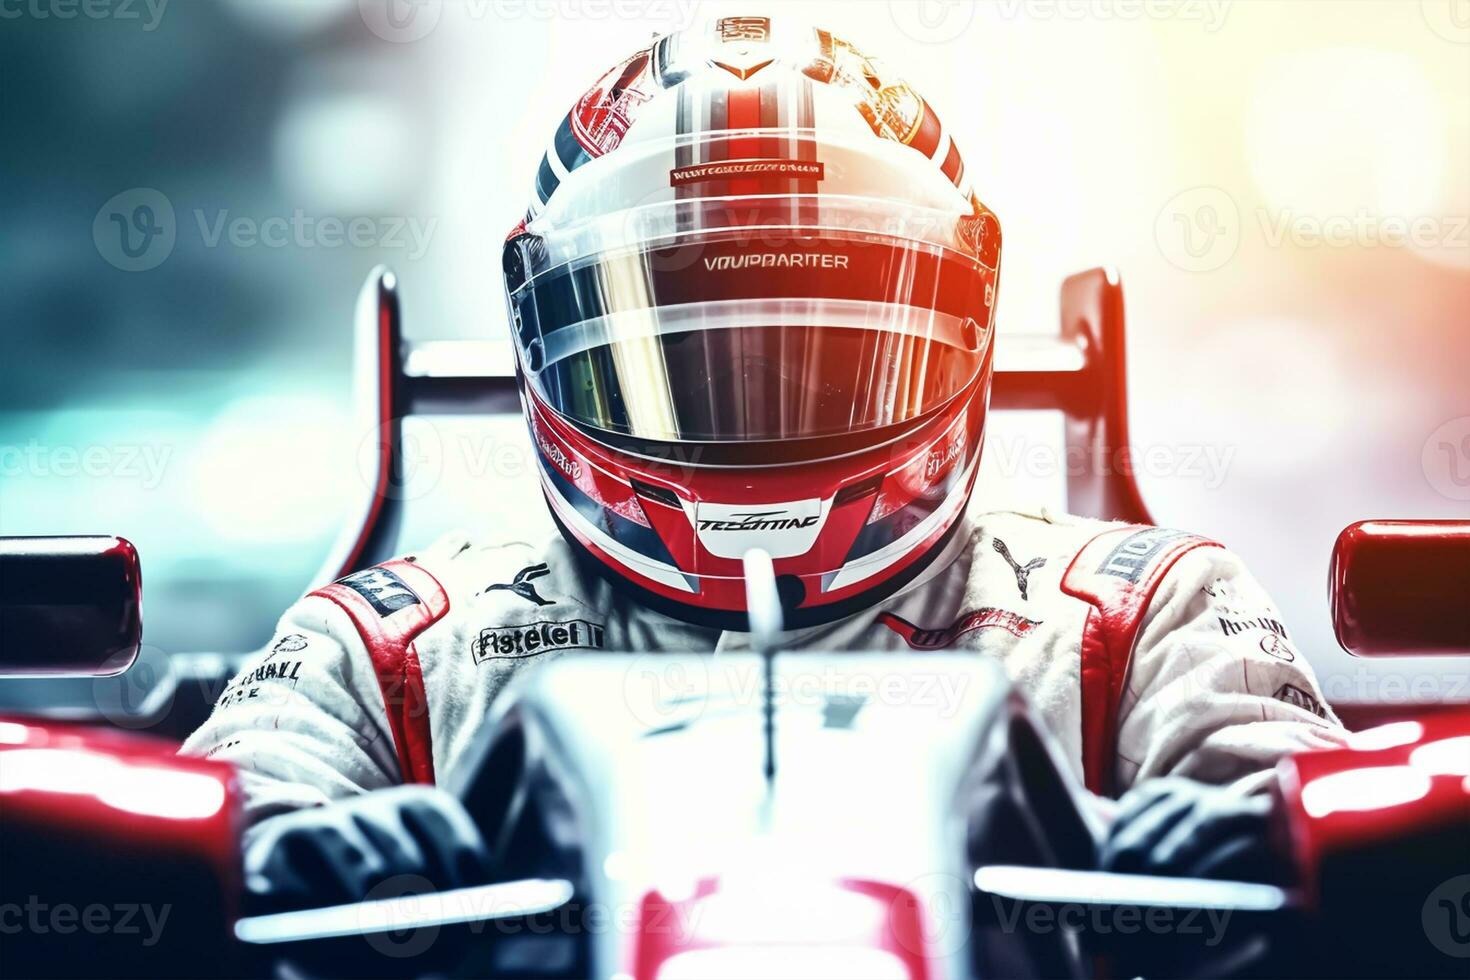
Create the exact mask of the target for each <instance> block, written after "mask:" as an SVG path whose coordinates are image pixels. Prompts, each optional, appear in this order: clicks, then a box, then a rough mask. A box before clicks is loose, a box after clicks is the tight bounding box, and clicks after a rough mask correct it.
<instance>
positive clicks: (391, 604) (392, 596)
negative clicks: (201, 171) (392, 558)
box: [337, 567, 420, 616]
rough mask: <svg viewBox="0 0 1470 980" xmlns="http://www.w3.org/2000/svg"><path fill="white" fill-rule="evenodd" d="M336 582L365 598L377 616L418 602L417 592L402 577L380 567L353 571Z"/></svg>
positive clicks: (394, 611)
mask: <svg viewBox="0 0 1470 980" xmlns="http://www.w3.org/2000/svg"><path fill="white" fill-rule="evenodd" d="M337 584H338V585H345V586H346V587H347V588H349V589H351V590H352V591H353V592H356V593H357V594H358V595H360V596H362V597H363V598H364V599H366V600H367V602H368V605H370V606H372V607H373V611H374V612H376V613H377V614H378V615H379V616H391V615H393V614H394V613H396V612H397V611H398V610H400V609H406V608H408V607H409V606H417V605H419V604H420V603H419V597H418V594H417V593H415V592H414V591H413V589H410V588H409V587H408V584H407V583H406V582H404V581H403V579H401V578H399V577H398V576H397V575H395V574H393V572H391V571H389V570H388V569H386V568H382V567H374V568H364V569H363V570H362V571H360V572H353V573H352V574H351V575H349V576H347V577H346V578H344V579H340V580H339V581H338V583H337Z"/></svg>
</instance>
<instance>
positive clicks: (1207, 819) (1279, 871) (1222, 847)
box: [1099, 777, 1286, 883]
mask: <svg viewBox="0 0 1470 980" xmlns="http://www.w3.org/2000/svg"><path fill="white" fill-rule="evenodd" d="M1273 806H1274V803H1273V801H1272V799H1271V798H1270V797H1269V796H1268V795H1264V794H1262V795H1256V796H1243V795H1241V794H1240V793H1237V792H1234V791H1232V790H1230V789H1229V788H1227V787H1221V786H1210V785H1208V784H1205V783H1198V782H1195V781H1194V780H1192V779H1182V778H1175V777H1170V778H1160V779H1151V780H1149V781H1147V782H1145V783H1143V784H1142V785H1140V786H1138V787H1136V788H1135V789H1133V790H1131V791H1130V792H1128V793H1127V794H1126V795H1125V796H1124V797H1123V798H1122V800H1120V801H1119V810H1118V816H1117V819H1116V820H1115V821H1114V823H1113V825H1112V828H1111V829H1110V830H1109V832H1108V836H1107V839H1106V840H1105V841H1104V842H1103V846H1102V849H1101V855H1100V859H1099V860H1100V864H1101V867H1102V870H1104V871H1116V872H1120V873H1124V874H1151V875H1172V876H1175V877H1191V878H1221V879H1231V880H1236V881H1261V882H1273V883H1275V882H1280V881H1281V880H1282V879H1283V878H1285V877H1286V875H1285V873H1284V871H1285V868H1284V865H1283V863H1282V861H1281V859H1280V858H1279V856H1278V855H1277V854H1276V853H1275V849H1274V848H1273V846H1272V837H1271V832H1270V821H1271V813H1272V809H1273Z"/></svg>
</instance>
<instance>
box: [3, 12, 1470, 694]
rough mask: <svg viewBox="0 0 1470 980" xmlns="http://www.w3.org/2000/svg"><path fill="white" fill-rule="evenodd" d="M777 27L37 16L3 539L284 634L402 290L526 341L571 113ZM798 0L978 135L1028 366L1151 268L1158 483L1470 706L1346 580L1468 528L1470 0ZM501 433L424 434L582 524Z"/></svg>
mask: <svg viewBox="0 0 1470 980" xmlns="http://www.w3.org/2000/svg"><path fill="white" fill-rule="evenodd" d="M758 7H759V5H757V6H756V8H753V7H752V5H750V4H730V3H720V2H709V0H443V2H439V0H228V2H226V0H216V2H206V0H93V2H91V3H88V4H81V3H77V2H74V0H0V77H3V82H4V84H3V89H0V91H3V93H4V95H3V98H0V112H3V114H4V123H3V133H4V151H3V163H0V174H3V181H0V213H3V216H4V218H3V222H0V277H3V290H4V304H3V309H4V313H3V323H4V334H5V340H6V356H5V357H4V358H3V359H0V533H4V534H33V533H85V532H111V533H118V534H122V535H124V536H126V537H129V538H131V539H132V540H133V541H134V542H135V543H136V544H137V545H138V547H139V549H140V551H141V553H142V556H143V561H144V566H145V578H146V581H147V583H148V584H147V592H148V595H147V605H148V609H147V636H146V641H147V643H148V644H149V645H150V646H151V647H153V648H155V649H156V650H159V651H162V652H163V653H168V652H171V651H183V650H190V651H198V650H220V651H235V650H245V649H249V648H251V647H253V646H256V645H258V644H260V643H262V642H263V641H264V640H265V639H266V638H267V637H268V634H269V632H270V630H271V627H272V625H273V623H274V620H275V617H276V616H277V615H278V614H279V613H280V612H281V610H283V609H284V608H285V606H286V605H287V604H288V603H290V602H291V601H292V600H293V599H294V598H295V597H297V596H298V595H300V594H301V593H302V592H303V591H306V590H307V589H309V588H310V587H312V585H313V584H315V583H312V582H311V581H310V579H311V577H312V575H313V573H314V572H315V571H316V569H317V567H318V565H319V564H320V562H321V561H322V559H323V557H324V555H325V553H326V551H327V549H328V546H329V544H330V542H331V541H332V539H333V538H334V536H335V535H336V533H337V532H338V530H339V526H340V524H341V523H342V521H343V520H344V519H345V513H346V510H345V507H344V501H346V500H349V499H351V498H352V497H353V496H354V495H355V494H357V493H360V492H361V489H362V482H361V481H362V480H363V475H362V474H363V472H364V468H363V463H364V459H365V457H366V456H367V455H368V453H366V452H365V450H370V449H371V447H372V446H373V445H374V444H375V438H376V436H375V434H374V433H366V432H362V431H359V430H357V429H356V428H355V427H354V425H353V422H352V418H353V413H352V406H351V404H350V378H349V365H350V350H349V340H350V321H351V311H352V305H353V300H354V296H355V294H356V291H357V289H358V287H359V286H360V284H361V283H362V281H363V279H364V277H365V276H366V274H367V273H368V271H369V270H370V269H371V268H372V267H373V266H374V265H376V264H378V263H387V264H389V265H390V266H391V267H392V268H393V269H394V270H395V271H396V273H397V275H398V277H399V281H400V284H401V289H402V293H403V296H404V300H405V322H406V330H407V332H408V333H409V335H410V336H411V337H413V338H415V339H448V338H486V337H488V338H495V339H496V340H497V342H498V341H499V339H500V338H501V337H503V336H504V335H505V327H504V309H503V305H502V304H503V300H502V295H501V285H500V273H499V264H500V263H499V249H500V243H501V241H502V240H503V238H504V235H505V232H506V231H507V230H508V229H509V228H510V226H511V225H513V224H514V223H515V222H516V221H517V220H518V218H519V216H520V215H521V214H522V213H523V211H524V210H525V206H526V202H527V194H528V193H529V188H530V186H531V181H532V178H533V176H534V168H535V167H536V165H537V164H538V163H539V160H540V156H541V152H542V149H543V147H544V146H545V143H546V140H547V139H548V138H549V136H550V135H551V133H552V131H553V129H554V127H555V125H556V123H557V121H558V120H559V119H560V118H561V116H562V115H563V114H564V113H565V112H566V110H567V108H568V107H569V106H570V105H571V103H572V102H573V101H574V100H575V99H576V98H577V96H579V95H580V94H581V93H582V92H583V91H584V90H585V89H586V88H587V87H588V86H589V85H590V84H591V83H592V82H594V81H595V80H596V79H597V78H598V76H599V75H601V74H602V73H603V72H604V71H605V70H606V69H607V68H609V67H611V66H612V65H613V64H615V63H616V62H617V61H619V60H620V59H622V58H623V57H624V56H626V55H627V54H628V53H629V52H631V51H632V50H634V49H635V48H637V47H639V46H642V45H645V44H646V43H647V41H648V39H649V38H650V37H651V36H652V35H654V34H657V33H664V32H667V31H669V30H674V29H678V28H681V27H683V26H686V25H687V24H689V23H690V22H692V21H694V20H695V19H698V18H705V17H715V16H720V15H722V14H729V13H742V14H743V13H748V12H750V11H751V10H752V9H758ZM779 8H780V11H781V12H782V13H783V15H784V14H793V15H796V16H800V17H802V18H804V19H807V20H810V21H812V22H814V23H818V24H821V25H823V26H825V27H828V28H831V29H834V30H835V31H837V32H838V33H840V34H844V35H845V36H847V37H849V38H851V39H852V40H854V41H855V42H856V43H858V44H859V46H862V47H865V48H866V49H868V50H869V51H872V52H875V53H877V54H880V55H882V56H883V57H884V58H885V59H886V60H887V61H888V62H889V63H890V64H892V65H894V66H898V67H899V68H900V70H901V72H902V73H903V74H904V75H906V77H907V78H908V80H909V81H910V82H911V83H912V84H913V85H914V87H915V88H916V89H917V90H918V91H920V92H921V93H923V94H924V95H925V96H926V97H927V98H928V100H929V101H930V102H931V103H933V104H934V105H935V107H936V108H937V110H938V111H939V114H940V116H941V117H942V118H943V119H944V121H945V124H946V126H947V127H948V128H949V129H950V130H951V131H953V132H955V133H956V134H958V135H957V139H958V141H959V142H960V145H961V146H962V147H963V148H964V151H965V154H966V160H967V163H968V166H969V168H970V171H971V173H972V174H973V175H974V181H975V185H976V188H977V190H978V191H979V193H980V195H981V197H982V199H983V200H985V201H986V203H987V204H989V205H990V206H991V207H992V208H993V209H994V210H995V211H996V212H997V213H998V214H999V215H1000V217H1001V220H1002V222H1003V224H1004V226H1005V229H1006V255H1005V274H1004V277H1003V280H1002V288H1001V306H1000V331H1001V339H1000V343H1001V344H1004V343H1005V338H1006V336H1008V335H1017V334H1023V333H1049V332H1054V331H1055V330H1056V329H1057V289H1058V287H1059V285H1060V282H1061V280H1062V278H1063V277H1064V276H1066V275H1068V274H1070V273H1072V272H1075V271H1079V270H1082V269H1085V268H1088V267H1092V266H1097V265H1112V266H1115V267H1116V268H1117V269H1118V270H1119V272H1120V274H1121V275H1122V277H1123V281H1124V283H1125V286H1126V288H1127V291H1128V299H1129V328H1130V331H1131V332H1130V345H1131V347H1130V350H1129V360H1130V369H1131V372H1132V388H1131V391H1130V393H1129V394H1130V398H1131V403H1132V413H1133V421H1134V435H1135V441H1136V443H1137V444H1138V448H1139V450H1140V452H1141V453H1143V454H1146V456H1145V458H1146V459H1147V460H1148V463H1147V465H1145V466H1143V467H1142V468H1141V472H1140V481H1141V483H1142V486H1143V490H1144V495H1145V497H1146V499H1147V500H1148V502H1149V503H1150V505H1151V506H1152V508H1153V510H1154V513H1155V516H1156V517H1157V519H1158V520H1159V521H1160V522H1161V523H1164V524H1169V525H1174V526H1180V527H1185V528H1189V529H1191V530H1195V531H1199V532H1202V533H1205V534H1209V535H1212V536H1215V537H1217V538H1218V539H1220V540H1222V541H1224V542H1226V543H1227V544H1229V545H1230V546H1232V547H1233V548H1234V549H1235V550H1237V551H1238V552H1240V553H1241V554H1243V555H1244V556H1245V558H1246V559H1247V561H1248V562H1249V563H1250V564H1251V565H1252V567H1253V568H1254V569H1255V570H1256V572H1257V575H1258V576H1259V577H1260V578H1262V579H1263V580H1264V581H1265V583H1266V585H1267V586H1268V587H1269V588H1270V589H1271V591H1272V592H1273V593H1274V594H1275V595H1276V597H1277V599H1278V602H1279V603H1280V605H1281V606H1282V608H1283V611H1284V612H1285V614H1286V619H1287V622H1288V623H1289V624H1290V625H1291V626H1292V628H1293V630H1294V634H1295V637H1296V639H1297V640H1298V645H1299V646H1300V647H1301V648H1302V649H1303V650H1304V651H1306V652H1307V654H1308V656H1309V657H1310V658H1311V659H1312V660H1313V662H1314V663H1315V664H1316V666H1317V668H1318V671H1319V673H1320V674H1321V675H1322V678H1323V681H1324V685H1325V687H1326V689H1327V694H1328V696H1329V698H1331V699H1333V700H1336V701H1395V700H1416V701H1417V700H1438V699H1466V698H1470V689H1467V687H1466V685H1467V677H1466V675H1467V672H1466V671H1465V669H1464V667H1463V664H1458V663H1456V662H1454V661H1444V660H1441V661H1416V660H1397V661H1394V662H1392V663H1381V664H1379V663H1368V664H1365V663H1363V662H1358V661H1354V660H1352V659H1351V658H1349V657H1348V656H1347V655H1346V654H1344V653H1342V652H1341V651H1340V650H1339V649H1338V648H1337V646H1336V644H1335V642H1334V641H1333V639H1332V634H1331V626H1330V622H1329V619H1328V614H1327V604H1326V589H1325V582H1326V572H1327V560H1328V555H1329V554H1330V550H1331V547H1332V542H1333V539H1334V537H1335V536H1336V534H1337V532H1338V531H1339V530H1341V528H1342V527H1343V526H1344V525H1346V524H1348V523H1350V522H1352V521H1354V520H1358V519H1362V518H1372V517H1405V518H1433V517H1454V516H1464V515H1466V514H1467V513H1470V380H1467V379H1470V228H1467V222H1470V217H1467V216H1470V0H1427V2H1423V3H1420V2H1417V0H1385V2H1374V0H1342V2H1337V0H1273V2H1269V3H1267V2H1259V0H1252V2H1228V0H1174V2H1171V0H1149V2H1147V3H1144V2H1139V0H1112V2H1109V0H1078V2H1068V0H996V2H988V3H977V4H972V3H967V2H949V0H920V2H892V3H888V2H880V0H868V2H861V3H854V2H833V3H797V2H782V3H781V4H780V5H779ZM498 351H499V353H498V354H497V355H496V356H497V357H498V358H499V361H498V363H499V364H500V366H501V367H502V368H503V369H504V370H506V371H509V369H510V354H509V349H508V347H507V346H504V345H503V344H502V345H501V346H500V347H499V348H498ZM503 422H504V424H503V425H498V426H497V427H495V428H494V429H493V433H494V435H493V436H492V437H491V438H490V439H489V441H486V440H485V439H483V438H482V439H481V440H480V441H479V442H478V443H476V444H474V445H469V444H465V443H460V442H456V441H455V439H454V437H453V436H452V434H451V435H448V436H446V435H444V434H443V433H440V434H437V435H436V434H430V435H429V437H428V438H429V439H431V440H432V441H433V445H432V446H431V447H429V449H427V450H426V449H425V448H424V447H423V446H418V449H417V450H415V451H425V452H428V451H431V455H433V456H434V460H435V467H434V476H435V478H436V479H439V480H454V481H456V493H458V494H461V495H463V496H465V497H467V498H471V499H480V500H483V501H484V504H483V508H484V519H485V522H486V525H487V526H491V527H493V526H496V524H497V522H503V523H504V524H505V525H507V526H514V527H515V528H516V529H517V531H518V532H520V533H522V534H523V535H524V536H534V534H540V533H549V531H550V525H549V522H547V520H546V518H545V516H544V514H543V512H542V511H543V508H542V505H541V504H540V502H539V499H538V496H537V490H536V487H535V485H534V478H533V475H532V470H531V469H530V465H529V457H528V456H527V455H526V452H525V449H524V445H525V437H524V435H523V432H522V428H521V425H520V422H519V420H518V419H515V418H507V419H505V420H503ZM1059 432H1060V424H1059V422H1058V421H1057V420H1054V419H1053V420H1049V419H1046V418H1010V419H1007V420H1006V421H1005V422H1004V423H1003V424H1000V425H998V426H997V427H996V428H995V429H994V430H993V432H992V434H991V436H990V441H989V445H988V449H987V452H988V456H987V459H986V475H985V485H984V487H983V488H982V491H981V494H980V500H979V505H981V506H989V505H995V504H998V503H1010V502H1013V501H1014V502H1021V503H1024V502H1026V501H1027V500H1037V499H1039V500H1040V501H1041V502H1043V503H1048V504H1051V505H1053V506H1055V505H1056V504H1057V503H1058V502H1059V500H1058V497H1057V494H1058V492H1059V486H1060V478H1059V475H1058V474H1057V473H1056V472H1055V465H1054V460H1053V465H1051V466H1048V465H1047V464H1046V458H1047V457H1046V454H1045V453H1043V454H1041V455H1040V456H1038V455H1037V454H1035V453H1031V452H1029V451H1028V450H1029V449H1030V448H1031V447H1032V446H1033V445H1036V444H1039V443H1042V442H1045V441H1046V440H1047V439H1049V438H1059V436H1058V435H1057V434H1058V433H1059ZM411 448H413V447H412V446H411ZM451 449H452V450H453V451H450V450H451ZM410 510H412V508H410ZM1467 591H1470V586H1467Z"/></svg>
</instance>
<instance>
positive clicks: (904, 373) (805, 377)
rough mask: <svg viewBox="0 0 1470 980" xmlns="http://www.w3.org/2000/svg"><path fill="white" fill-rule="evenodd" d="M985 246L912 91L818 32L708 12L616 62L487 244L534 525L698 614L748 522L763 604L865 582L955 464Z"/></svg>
mask: <svg viewBox="0 0 1470 980" xmlns="http://www.w3.org/2000/svg"><path fill="white" fill-rule="evenodd" d="M1000 244H1001V242H1000V226H999V224H998V222H997V220H996V218H995V215H994V214H992V213H991V212H990V211H989V210H988V209H987V208H986V207H984V206H983V205H982V204H981V203H980V202H979V200H978V199H977V198H976V197H975V195H974V194H973V192H972V191H971V190H970V186H969V183H968V180H967V175H966V173H965V165H964V162H963V161H962V160H961V158H960V154H959V150H958V149H957V148H956V146H955V143H954V141H953V139H952V138H951V134H950V133H949V132H948V131H947V130H946V128H945V126H944V125H943V123H942V122H941V120H940V118H939V117H938V116H937V115H936V114H935V112H934V110H933V109H932V108H931V107H930V106H929V104H928V103H927V102H925V101H924V100H923V99H922V98H921V97H920V96H919V95H918V94H917V93H915V91H914V90H913V89H912V88H910V87H909V86H908V85H907V84H905V83H904V82H903V81H902V80H900V79H899V78H897V77H895V76H894V75H892V74H891V73H890V72H889V71H888V70H887V69H886V68H884V67H883V66H882V65H881V64H880V63H878V62H877V61H875V60H874V59H872V58H870V57H868V56H867V55H865V54H863V53H862V52H861V51H859V50H858V49H857V48H855V47H854V46H853V45H852V44H850V43H848V42H847V41H845V40H843V39H841V38H839V37H836V36H834V35H833V34H831V33H829V32H827V31H824V30H818V29H814V28H812V27H810V26H804V25H800V24H798V23H795V22H788V21H784V20H780V19H777V18H770V17H725V18H722V19H719V20H716V21H713V22H710V23H708V24H705V25H701V26H699V27H697V28H691V29H689V30H686V31H681V32H678V33H674V34H669V35H666V36H664V37H660V38H658V39H657V40H655V41H654V42H653V43H652V44H651V45H650V46H649V47H647V48H645V49H643V50H640V51H638V52H636V53H635V54H633V55H632V56H631V57H629V58H628V59H626V60H625V61H623V62H622V63H620V64H618V65H616V66H615V67H613V68H612V69H611V70H610V71H608V72H607V74H605V75H604V76H603V77H602V78H601V80H599V81H598V82H597V84H596V85H594V86H593V87H592V88H591V89H590V90H589V91H588V92H587V93H586V94H585V95H584V96H582V98H581V99H580V100H579V101H578V102H577V103H576V105H574V106H573V107H572V109H571V111H570V112H569V113H567V115H566V117H565V118H564V119H562V120H561V123H560V125H558V126H557V129H556V132H555V134H554V135H553V137H552V139H551V141H550V144H549V146H548V147H547V149H546V152H545V155H544V156H543V158H542V160H541V164H540V168H539V170H538V172H537V176H536V180H535V193H534V196H533V199H532V201H531V206H530V209H529V211H528V212H527V214H526V216H525V218H524V220H523V221H522V222H521V223H520V224H519V225H517V227H516V228H515V229H513V230H512V231H511V233H510V235H509V236H508V237H507V239H506V242H505V248H504V256H503V257H504V262H503V266H504V273H505V286H506V293H507V297H508V300H509V316H510V323H511V328H512V330H513V332H514V347H515V351H516V361H517V376H518V379H519V384H520V390H521V399H522V405H523V408H524V411H525V414H526V418H527V421H528V424H529V426H530V430H531V438H532V443H533V445H534V447H535V453H536V456H537V459H538V463H539V467H538V470H539V475H540V479H541V483H542V487H543V490H544V492H545V495H546V499H547V502H548V504H549V506H550V508H551V512H552V515H553V517H554V518H555V520H556V523H557V525H558V527H559V528H560V529H561V531H562V534H563V535H564V536H565V537H566V539H567V540H568V541H569V542H570V543H571V545H572V547H573V549H574V551H577V552H579V553H581V554H582V556H583V557H584V558H586V559H588V560H590V562H591V563H592V564H593V566H594V567H595V568H596V569H598V570H599V571H600V572H602V573H603V574H604V575H605V576H606V577H608V578H609V579H610V580H612V581H614V582H615V583H616V584H617V586H618V587H619V588H622V589H626V590H631V591H632V593H633V594H634V596H635V597H636V598H637V599H638V600H640V601H642V602H643V603H644V604H645V605H647V606H649V607H651V608H654V609H657V610H660V611H664V612H667V613H670V614H673V615H675V616H678V617H680V618H682V619H685V620H688V621H692V622H695V623H701V624H705V625H710V626H717V627H721V628H725V629H737V630H739V629H745V628H747V625H746V624H747V620H746V616H745V590H744V581H743V577H742V558H743V556H744V555H745V554H746V552H747V551H748V550H750V549H752V548H760V549H763V550H764V551H766V552H767V553H769V555H770V556H771V558H772V560H773V564H774V570H775V573H776V580H777V588H778V592H779V594H780V597H781V601H782V605H783V608H784V612H785V624H786V626H787V628H797V627H804V626H810V625H816V624H819V623H823V622H829V621H832V620H836V619H839V618H842V617H844V616H847V615H850V614H852V613H854V612H856V611H858V610H859V609H861V608H863V607H865V606H867V605H870V604H872V603H874V602H877V601H879V600H881V599H883V598H885V597H887V596H888V595H890V594H892V593H893V592H895V591H896V590H898V589H899V588H901V587H902V586H903V585H904V584H906V583H907V582H909V581H911V580H912V579H913V578H914V577H915V576H916V575H918V574H919V573H920V571H922V570H923V568H924V567H925V566H926V565H928V564H929V563H930V562H931V561H932V560H933V559H934V557H935V556H936V555H937V554H938V553H939V552H940V550H941V549H942V548H943V546H944V544H945V543H946V542H947V540H948V539H949V538H950V537H951V535H952V534H953V533H954V531H955V529H956V528H957V527H958V526H959V524H960V518H961V517H962V515H963V512H964V510H965V506H966V503H967V501H968V499H969V495H970V492H971V489H972V487H973V486H974V482H975V475H976V470H977V463H978V460H979V456H980V448H981V442H982V437H983V433H984V427H985V415H986V409H987V406H988V404H989V395H990V382H991V376H992V371H991V361H992V343H991V341H992V336H993V333H994V312H995V300H996V284H997V276H998V273H999V268H1000Z"/></svg>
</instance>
